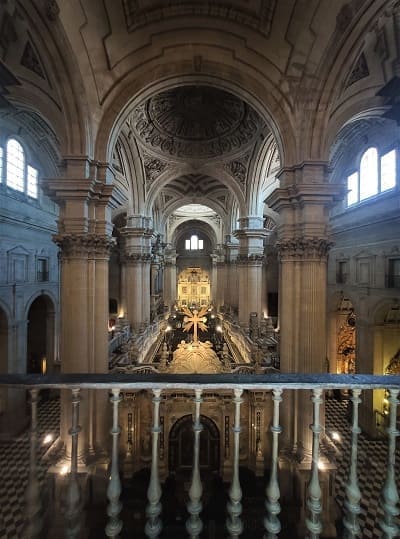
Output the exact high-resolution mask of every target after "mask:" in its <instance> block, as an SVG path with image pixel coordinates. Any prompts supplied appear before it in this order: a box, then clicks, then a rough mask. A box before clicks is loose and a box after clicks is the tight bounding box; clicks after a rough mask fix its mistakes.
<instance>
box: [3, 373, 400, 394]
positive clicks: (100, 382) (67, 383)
mask: <svg viewBox="0 0 400 539" xmlns="http://www.w3.org/2000/svg"><path fill="white" fill-rule="evenodd" d="M1 386H3V387H15V388H29V387H33V386H34V387H36V388H46V387H52V388H60V389H65V388H73V387H80V388H83V389H112V388H121V389H148V388H151V389H187V388H188V387H189V388H193V389H227V388H229V387H236V386H240V387H241V388H242V389H250V390H269V389H277V388H283V389H315V387H316V386H318V387H320V388H322V389H381V388H386V389H399V388H400V375H373V374H325V373H324V374H319V373H310V374H304V373H279V374H278V373H276V374H275V373H273V374H269V373H268V374H164V373H162V374H146V375H143V374H125V373H112V374H106V373H105V374H99V373H93V374H92V373H90V374H88V373H68V374H67V373H65V374H46V375H45V376H43V375H41V374H1V375H0V387H1Z"/></svg>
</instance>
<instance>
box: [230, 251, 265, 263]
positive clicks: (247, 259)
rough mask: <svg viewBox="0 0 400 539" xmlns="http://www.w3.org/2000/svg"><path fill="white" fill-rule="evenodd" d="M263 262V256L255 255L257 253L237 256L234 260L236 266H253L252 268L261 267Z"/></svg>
mask: <svg viewBox="0 0 400 539" xmlns="http://www.w3.org/2000/svg"><path fill="white" fill-rule="evenodd" d="M263 261H264V255H263V254H257V253H252V254H239V255H238V257H237V259H236V263H237V264H241V265H245V264H248V265H254V266H259V265H260V266H261V264H262V263H263Z"/></svg>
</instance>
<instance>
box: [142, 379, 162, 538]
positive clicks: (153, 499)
mask: <svg viewBox="0 0 400 539" xmlns="http://www.w3.org/2000/svg"><path fill="white" fill-rule="evenodd" d="M161 400H162V399H161V390H160V389H153V428H152V429H151V432H152V452H151V474H150V483H149V488H148V490H147V499H148V500H149V503H148V505H147V507H146V515H147V518H148V520H147V523H146V527H145V533H146V535H147V537H149V539H156V538H157V537H158V536H159V534H160V532H161V530H162V522H161V519H160V514H161V503H160V498H161V485H160V479H159V474H158V438H159V435H160V432H161V428H160V402H161Z"/></svg>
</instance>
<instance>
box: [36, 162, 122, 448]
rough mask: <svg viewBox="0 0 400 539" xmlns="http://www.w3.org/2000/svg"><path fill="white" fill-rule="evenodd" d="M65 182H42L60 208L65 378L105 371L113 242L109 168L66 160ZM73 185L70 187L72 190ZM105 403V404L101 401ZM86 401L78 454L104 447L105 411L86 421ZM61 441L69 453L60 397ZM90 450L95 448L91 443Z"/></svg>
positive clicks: (67, 415)
mask: <svg viewBox="0 0 400 539" xmlns="http://www.w3.org/2000/svg"><path fill="white" fill-rule="evenodd" d="M64 165H65V166H64V167H63V172H64V177H60V178H57V179H44V180H43V187H44V189H45V191H46V192H47V194H48V195H49V196H50V197H51V198H52V199H53V200H54V201H55V202H56V203H57V204H59V206H60V213H59V219H58V234H57V235H56V236H54V241H55V242H56V243H57V244H58V246H59V247H60V254H61V256H60V264H61V268H60V271H61V277H60V306H61V308H60V313H61V315H60V360H61V369H62V372H64V373H70V372H76V373H79V372H107V371H108V346H107V338H108V335H107V325H108V261H109V255H110V249H111V246H112V245H113V244H114V239H113V238H112V223H111V199H112V191H113V185H112V178H113V173H112V169H111V168H110V167H108V166H107V164H106V163H99V162H97V161H96V162H93V161H91V160H89V159H88V158H87V157H84V156H73V157H71V156H68V157H67V158H66V159H65V160H64ZM71 186H72V187H71ZM103 401H104V404H105V399H103ZM87 402H88V399H86V398H85V400H84V405H83V406H82V409H81V421H82V435H81V447H80V450H81V452H82V453H86V452H87V449H88V445H89V440H90V441H91V442H93V440H97V441H98V442H100V443H101V444H102V443H103V442H104V439H105V436H106V432H105V429H104V425H103V424H102V420H100V421H99V417H101V418H102V417H104V406H103V404H102V405H101V406H100V405H99V406H96V410H98V413H99V415H98V417H97V418H92V419H91V420H90V421H89V419H88V417H87ZM62 410H63V413H62V414H61V417H62V419H61V438H62V440H63V442H64V443H65V445H66V448H67V454H69V452H70V440H69V437H68V435H67V432H68V427H69V424H70V420H71V416H70V409H69V406H68V397H65V394H64V395H63V397H62ZM92 445H93V444H92Z"/></svg>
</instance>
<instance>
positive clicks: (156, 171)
mask: <svg viewBox="0 0 400 539" xmlns="http://www.w3.org/2000/svg"><path fill="white" fill-rule="evenodd" d="M143 163H144V170H145V174H146V186H147V187H150V185H151V184H152V183H153V182H154V180H156V179H157V178H158V177H159V176H160V174H162V173H163V172H164V171H165V170H166V169H167V168H168V164H167V163H166V162H165V161H162V160H161V159H157V158H156V157H152V156H151V155H148V154H146V153H144V154H143Z"/></svg>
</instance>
